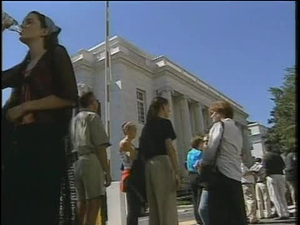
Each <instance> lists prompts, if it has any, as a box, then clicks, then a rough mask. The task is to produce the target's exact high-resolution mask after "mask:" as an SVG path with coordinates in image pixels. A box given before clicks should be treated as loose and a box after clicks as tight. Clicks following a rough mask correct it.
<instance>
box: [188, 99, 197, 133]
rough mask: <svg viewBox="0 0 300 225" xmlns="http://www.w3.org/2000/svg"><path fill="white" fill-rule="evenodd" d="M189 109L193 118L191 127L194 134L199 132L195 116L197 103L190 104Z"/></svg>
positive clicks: (191, 118)
mask: <svg viewBox="0 0 300 225" xmlns="http://www.w3.org/2000/svg"><path fill="white" fill-rule="evenodd" d="M189 111H190V120H191V129H192V135H193V136H194V135H195V134H197V129H196V126H197V122H196V117H195V104H190V105H189Z"/></svg>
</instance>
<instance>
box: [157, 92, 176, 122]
mask: <svg viewBox="0 0 300 225" xmlns="http://www.w3.org/2000/svg"><path fill="white" fill-rule="evenodd" d="M160 96H161V97H163V98H165V99H167V100H168V102H169V105H170V109H171V114H170V120H171V122H172V125H173V126H174V122H175V121H174V113H175V110H174V108H173V101H172V90H171V89H165V90H162V91H160Z"/></svg>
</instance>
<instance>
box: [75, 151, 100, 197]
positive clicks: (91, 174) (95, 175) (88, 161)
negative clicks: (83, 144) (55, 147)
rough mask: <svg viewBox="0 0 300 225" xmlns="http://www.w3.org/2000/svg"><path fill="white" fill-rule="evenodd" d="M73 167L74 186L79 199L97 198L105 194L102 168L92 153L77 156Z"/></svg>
mask: <svg viewBox="0 0 300 225" xmlns="http://www.w3.org/2000/svg"><path fill="white" fill-rule="evenodd" d="M74 168H75V187H76V193H77V199H78V200H79V201H83V200H89V199H92V198H97V197H100V196H101V195H104V194H105V187H104V174H103V170H102V167H101V164H100V161H99V159H98V158H97V156H96V155H95V154H94V153H91V154H87V155H83V156H79V159H78V160H77V161H76V162H75V164H74Z"/></svg>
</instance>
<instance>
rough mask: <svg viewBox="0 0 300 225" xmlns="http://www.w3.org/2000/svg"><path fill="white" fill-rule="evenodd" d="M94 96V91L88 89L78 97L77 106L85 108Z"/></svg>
mask: <svg viewBox="0 0 300 225" xmlns="http://www.w3.org/2000/svg"><path fill="white" fill-rule="evenodd" d="M94 98H95V96H94V93H93V92H91V91H89V92H86V93H84V94H83V95H82V96H80V97H79V106H80V107H81V108H87V107H89V106H90V104H91V103H92V102H93V100H94Z"/></svg>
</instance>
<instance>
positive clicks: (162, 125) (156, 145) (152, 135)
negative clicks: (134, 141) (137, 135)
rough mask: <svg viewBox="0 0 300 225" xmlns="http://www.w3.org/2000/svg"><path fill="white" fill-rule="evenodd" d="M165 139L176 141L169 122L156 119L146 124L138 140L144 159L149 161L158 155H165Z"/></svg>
mask: <svg viewBox="0 0 300 225" xmlns="http://www.w3.org/2000/svg"><path fill="white" fill-rule="evenodd" d="M167 139H171V140H175V139H176V134H175V131H174V129H173V126H172V123H171V121H170V120H168V119H164V118H160V117H156V118H154V119H153V120H151V121H149V122H147V124H146V125H145V127H144V128H143V131H142V135H141V139H140V147H141V149H142V151H143V152H144V154H145V158H146V159H150V158H153V157H155V156H158V155H167V148H166V144H165V141H166V140H167Z"/></svg>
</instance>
